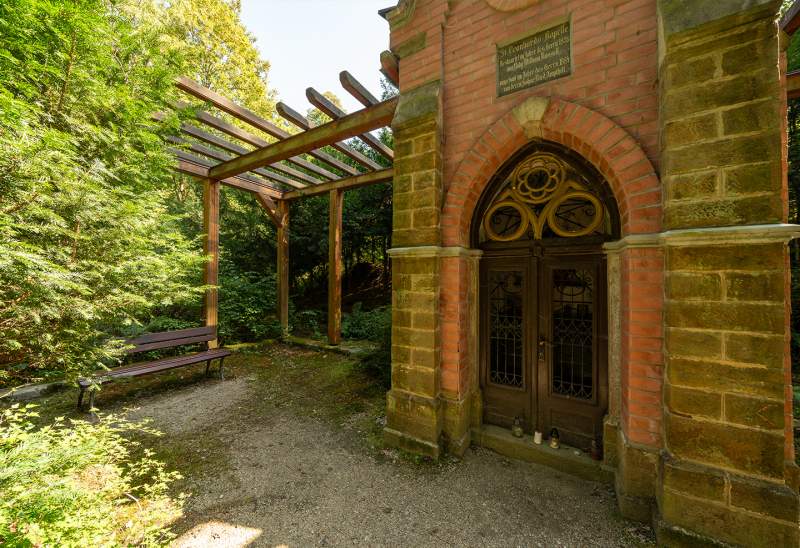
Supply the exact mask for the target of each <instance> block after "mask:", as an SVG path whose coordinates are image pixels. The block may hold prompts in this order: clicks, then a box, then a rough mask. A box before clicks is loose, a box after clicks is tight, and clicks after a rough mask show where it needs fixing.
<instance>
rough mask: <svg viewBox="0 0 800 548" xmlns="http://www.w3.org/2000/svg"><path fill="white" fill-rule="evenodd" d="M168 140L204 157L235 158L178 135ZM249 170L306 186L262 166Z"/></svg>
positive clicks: (220, 159)
mask: <svg viewBox="0 0 800 548" xmlns="http://www.w3.org/2000/svg"><path fill="white" fill-rule="evenodd" d="M168 140H169V141H171V142H172V143H174V144H176V145H182V146H188V147H189V149H190V150H191V151H192V152H194V153H195V154H200V155H201V156H205V157H206V158H211V159H213V160H219V161H221V162H226V161H228V160H231V159H233V158H235V156H231V155H230V154H226V153H224V152H222V151H217V150H214V149H212V148H208V147H207V146H203V145H201V144H199V143H193V142H191V141H187V140H186V139H181V138H180V137H169V138H168ZM269 167H272V166H269ZM251 172H252V173H255V174H257V175H260V176H261V177H264V178H265V179H267V180H268V181H272V182H275V183H280V184H283V185H286V186H290V187H292V188H306V186H307V185H305V184H303V183H299V182H297V181H293V180H292V179H289V178H287V177H283V176H282V175H278V174H277V173H273V172H271V171H267V170H266V169H264V168H258V169H253V170H251Z"/></svg>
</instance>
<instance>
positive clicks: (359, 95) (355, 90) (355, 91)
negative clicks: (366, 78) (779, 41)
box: [339, 70, 379, 107]
mask: <svg viewBox="0 0 800 548" xmlns="http://www.w3.org/2000/svg"><path fill="white" fill-rule="evenodd" d="M339 82H341V84H342V87H343V88H344V89H345V90H347V93H349V94H350V95H352V96H353V97H354V98H355V100H356V101H358V102H359V103H361V104H362V105H364V106H365V107H369V106H372V105H374V104H376V103H378V102H379V101H378V99H377V98H376V97H375V96H374V95H372V94H371V93H370V92H369V90H368V89H367V88H365V87H364V86H363V85H362V84H361V82H359V81H358V80H356V77H355V76H353V75H352V74H350V73H349V72H347V71H346V70H343V71H342V72H340V73H339Z"/></svg>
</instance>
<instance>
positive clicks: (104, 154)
mask: <svg viewBox="0 0 800 548" xmlns="http://www.w3.org/2000/svg"><path fill="white" fill-rule="evenodd" d="M132 1H133V0H131V2H132ZM131 5H132V4H130V3H127V2H116V3H109V2H105V1H102V0H9V1H6V2H3V3H1V4H0V325H2V331H3V337H2V338H0V383H2V382H4V380H3V379H5V382H6V383H10V382H19V381H20V380H30V379H32V378H36V377H47V376H49V375H54V374H56V375H61V374H63V373H64V372H66V373H67V374H68V375H77V374H79V373H80V372H85V371H86V370H89V369H94V368H96V367H98V365H99V364H100V363H101V362H108V361H109V359H111V358H113V357H114V356H116V355H118V354H119V348H118V345H115V344H114V343H113V342H110V341H109V338H108V335H109V334H112V333H114V332H120V331H123V330H125V329H126V328H129V327H130V326H131V325H134V324H136V323H138V322H142V321H145V320H146V319H147V316H148V315H149V314H150V313H152V311H153V310H154V309H156V308H157V307H167V306H172V305H174V304H175V303H190V302H192V301H196V300H197V298H198V295H199V293H198V288H197V287H196V286H197V279H198V272H199V267H200V264H201V263H202V260H203V259H202V257H201V256H200V254H199V253H198V252H197V251H198V247H197V245H196V243H195V242H193V241H191V240H190V239H188V238H186V236H185V235H184V234H183V233H182V232H181V231H180V228H179V226H180V223H181V221H182V218H183V217H184V216H185V215H186V214H187V213H188V212H182V213H181V214H175V213H170V212H168V211H167V208H166V206H165V196H166V195H167V194H169V193H170V191H171V187H172V185H173V179H172V174H171V163H172V160H171V158H170V155H169V154H168V152H167V151H166V149H165V147H164V145H163V142H162V134H163V132H164V129H163V127H160V126H158V125H156V124H155V123H154V122H151V121H150V115H151V113H152V112H154V111H157V110H163V109H164V107H165V105H166V102H167V101H169V100H171V99H172V98H173V97H174V92H173V86H172V81H173V79H174V77H175V75H176V72H177V71H178V70H180V68H179V66H176V64H175V63H174V62H173V60H177V59H179V58H177V57H176V56H175V55H172V53H173V52H171V51H170V50H168V49H165V48H164V44H163V41H162V39H161V38H160V36H161V34H162V31H163V28H161V27H160V26H158V24H156V23H154V24H152V25H144V24H142V23H141V21H140V20H138V19H137V18H136V17H134V15H132V13H131V11H130V9H129V8H130V7H131ZM193 213H194V214H196V212H193Z"/></svg>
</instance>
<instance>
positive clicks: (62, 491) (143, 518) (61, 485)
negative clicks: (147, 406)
mask: <svg viewBox="0 0 800 548" xmlns="http://www.w3.org/2000/svg"><path fill="white" fill-rule="evenodd" d="M32 408H33V406H31V405H28V406H26V407H19V405H18V404H17V405H14V406H12V407H11V408H9V409H6V410H4V411H3V412H2V414H0V544H4V545H8V546H132V545H148V546H153V545H166V544H167V543H168V542H169V541H170V539H171V538H172V535H171V534H170V533H169V531H168V529H167V526H168V525H169V523H170V522H172V521H174V520H175V519H177V518H178V517H179V516H180V515H181V506H182V496H181V497H178V499H177V500H176V499H172V498H170V497H169V496H168V494H167V488H168V486H169V484H170V483H171V482H172V481H173V480H175V479H177V478H178V477H179V475H178V474H177V473H176V472H167V471H166V470H165V469H164V465H163V463H161V462H158V461H157V460H155V459H154V458H153V456H152V453H151V452H150V451H148V450H144V451H143V456H141V457H138V458H134V457H133V455H132V450H133V449H134V448H135V447H136V446H138V443H136V442H134V441H130V440H129V439H127V438H126V437H124V436H123V434H126V433H128V434H130V433H148V434H156V435H157V434H158V433H157V432H155V431H153V430H151V429H149V428H147V427H146V426H145V425H144V424H142V423H131V422H127V421H125V420H122V419H120V418H117V417H112V416H106V417H103V418H101V419H100V420H99V422H98V423H97V424H90V423H88V422H85V421H72V423H71V424H70V425H67V424H66V423H65V421H64V420H63V419H61V418H60V419H56V421H55V423H54V424H52V425H50V426H45V427H43V428H41V429H37V428H36V427H35V426H34V424H33V422H32V419H33V418H34V417H36V416H37V415H36V413H35V412H34V411H33V410H32Z"/></svg>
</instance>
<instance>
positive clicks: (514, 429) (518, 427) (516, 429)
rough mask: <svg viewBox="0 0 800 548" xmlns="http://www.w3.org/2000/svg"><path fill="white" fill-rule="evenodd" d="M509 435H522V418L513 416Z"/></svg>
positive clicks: (519, 436) (517, 436)
mask: <svg viewBox="0 0 800 548" xmlns="http://www.w3.org/2000/svg"><path fill="white" fill-rule="evenodd" d="M511 435H512V436H514V437H515V438H521V437H522V419H521V418H519V417H514V424H512V425H511Z"/></svg>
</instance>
